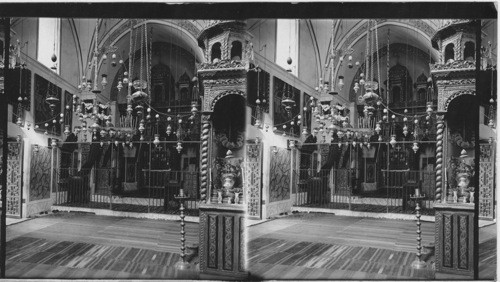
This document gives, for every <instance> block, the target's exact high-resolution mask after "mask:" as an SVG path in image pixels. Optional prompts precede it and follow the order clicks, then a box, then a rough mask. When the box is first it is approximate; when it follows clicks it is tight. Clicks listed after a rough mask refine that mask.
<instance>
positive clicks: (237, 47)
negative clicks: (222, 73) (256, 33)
mask: <svg viewBox="0 0 500 282" xmlns="http://www.w3.org/2000/svg"><path fill="white" fill-rule="evenodd" d="M231 60H235V61H240V60H241V42H239V41H233V43H232V44H231Z"/></svg>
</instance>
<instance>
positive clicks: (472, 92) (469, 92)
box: [443, 90, 476, 111]
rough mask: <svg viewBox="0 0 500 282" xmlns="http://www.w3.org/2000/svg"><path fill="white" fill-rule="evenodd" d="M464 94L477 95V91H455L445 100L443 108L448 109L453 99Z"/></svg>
mask: <svg viewBox="0 0 500 282" xmlns="http://www.w3.org/2000/svg"><path fill="white" fill-rule="evenodd" d="M463 95H472V96H475V95H476V91H475V90H460V91H457V92H454V93H453V94H451V95H450V96H449V97H448V98H447V99H446V100H445V101H444V105H443V110H444V111H448V106H449V105H450V103H451V101H453V100H454V99H455V98H457V97H460V96H463Z"/></svg>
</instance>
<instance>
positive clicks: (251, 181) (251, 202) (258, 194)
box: [244, 143, 262, 219]
mask: <svg viewBox="0 0 500 282" xmlns="http://www.w3.org/2000/svg"><path fill="white" fill-rule="evenodd" d="M245 149H246V160H245V170H244V171H245V179H244V181H245V182H244V186H245V188H246V195H245V197H246V199H245V200H246V204H247V213H248V217H249V218H257V219H261V217H262V205H261V204H262V144H260V143H259V144H247V145H246V146H245Z"/></svg>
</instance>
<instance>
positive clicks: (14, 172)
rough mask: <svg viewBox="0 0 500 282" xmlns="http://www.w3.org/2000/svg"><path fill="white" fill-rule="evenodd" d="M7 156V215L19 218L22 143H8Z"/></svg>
mask: <svg viewBox="0 0 500 282" xmlns="http://www.w3.org/2000/svg"><path fill="white" fill-rule="evenodd" d="M8 147H9V150H8V155H7V215H12V216H21V205H22V204H21V195H22V186H21V183H22V169H23V166H22V151H21V147H22V143H17V142H15V143H14V142H9V143H8Z"/></svg>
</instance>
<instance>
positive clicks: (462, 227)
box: [458, 215, 469, 269]
mask: <svg viewBox="0 0 500 282" xmlns="http://www.w3.org/2000/svg"><path fill="white" fill-rule="evenodd" d="M458 219H459V220H458V224H459V226H458V253H459V255H458V268H461V269H468V268H469V256H468V252H469V244H468V239H469V238H468V237H469V224H468V216H467V215H458Z"/></svg>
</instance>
